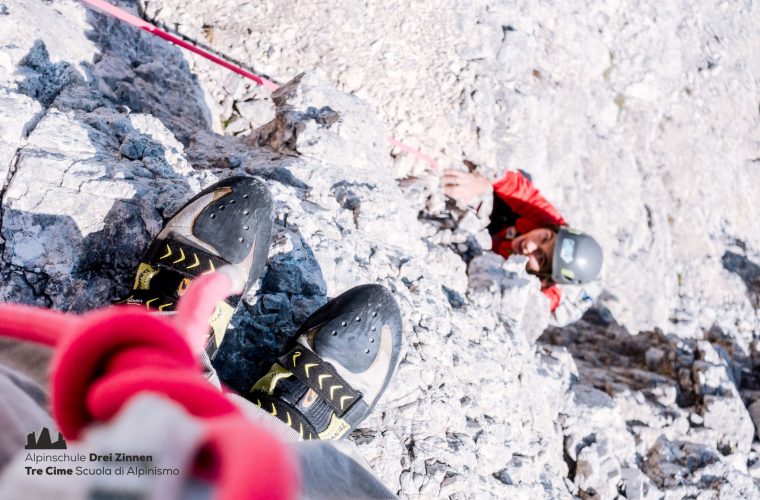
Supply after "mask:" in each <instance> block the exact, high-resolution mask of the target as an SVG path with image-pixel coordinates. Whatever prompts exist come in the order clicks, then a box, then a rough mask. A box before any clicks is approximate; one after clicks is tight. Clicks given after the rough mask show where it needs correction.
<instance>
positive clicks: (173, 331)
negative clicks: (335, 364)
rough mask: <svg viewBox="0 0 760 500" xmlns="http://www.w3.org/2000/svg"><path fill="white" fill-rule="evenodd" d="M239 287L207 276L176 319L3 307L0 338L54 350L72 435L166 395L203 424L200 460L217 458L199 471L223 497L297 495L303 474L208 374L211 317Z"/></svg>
mask: <svg viewBox="0 0 760 500" xmlns="http://www.w3.org/2000/svg"><path fill="white" fill-rule="evenodd" d="M234 288H238V286H237V285H235V284H233V280H232V279H231V278H230V277H229V276H228V275H227V274H226V273H224V272H216V273H213V274H209V275H206V276H202V277H200V278H198V279H197V280H195V282H193V284H192V285H191V286H190V287H189V288H188V290H187V293H186V294H185V296H184V297H182V298H181V299H180V303H179V304H178V308H177V314H176V315H175V316H173V317H171V319H169V318H170V317H169V316H156V315H151V314H149V313H148V312H147V311H145V310H142V309H141V308H139V306H112V307H108V308H105V309H102V310H100V311H96V312H92V313H88V314H84V315H81V316H77V315H74V314H66V313H61V312H57V311H51V310H47V309H40V308H36V307H31V306H24V305H13V304H0V336H5V337H11V338H15V339H19V340H27V341H32V342H37V343H42V344H48V345H51V346H55V349H56V350H55V354H54V357H53V362H52V370H51V397H52V407H53V417H54V418H55V420H56V423H57V424H58V426H59V429H60V431H61V432H62V433H63V435H64V436H65V437H66V438H68V439H77V438H78V437H79V436H81V433H82V431H83V430H84V429H86V428H87V426H88V425H90V424H92V423H94V422H107V421H108V420H110V419H111V418H112V417H113V416H114V415H115V414H116V413H117V412H118V411H119V410H120V409H121V408H122V407H123V406H124V405H125V404H126V403H127V402H128V401H129V400H130V399H132V398H133V397H134V396H136V395H138V394H142V393H145V392H149V393H154V394H159V395H161V396H162V397H165V398H168V399H170V400H172V401H174V402H176V403H177V404H179V405H180V406H182V407H183V408H184V409H185V411H187V413H189V414H190V415H192V416H193V417H195V418H197V419H199V420H201V422H202V424H203V425H204V431H205V435H204V436H205V438H204V439H205V441H204V442H205V445H204V447H203V450H202V451H203V453H201V455H202V456H203V457H206V458H209V457H210V460H207V461H204V462H203V463H199V464H196V466H197V470H196V472H197V473H198V475H200V476H202V477H207V478H210V479H216V480H217V483H218V488H217V498H220V499H224V500H239V499H257V500H258V499H265V498H295V497H296V494H297V492H298V488H299V479H298V474H297V470H296V465H295V462H294V460H293V457H292V456H291V455H290V454H289V453H288V451H287V449H286V448H285V446H284V444H282V443H281V442H279V441H278V440H277V439H275V438H274V437H273V436H271V435H270V434H269V433H268V432H266V431H265V430H263V429H260V428H258V427H256V426H254V425H253V424H251V423H250V422H248V421H247V420H246V419H245V417H244V416H243V415H242V413H241V412H240V410H239V409H238V408H237V407H236V406H235V405H234V404H233V403H232V402H230V401H229V400H228V399H227V398H226V397H225V396H224V394H223V393H222V392H220V391H218V390H217V389H216V388H214V387H213V386H212V385H211V384H210V383H209V382H208V381H207V380H206V379H205V378H204V377H203V375H202V373H201V366H200V364H199V362H198V354H199V353H200V349H202V339H203V338H204V337H205V336H206V335H207V334H208V331H209V326H208V323H207V320H208V317H209V315H210V313H211V312H212V311H213V310H214V307H215V304H216V303H217V302H218V301H219V300H222V299H224V298H225V297H226V296H227V295H229V294H231V293H236V292H238V291H239V290H234ZM204 315H205V316H204Z"/></svg>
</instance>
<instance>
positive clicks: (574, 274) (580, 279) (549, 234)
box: [442, 170, 602, 319]
mask: <svg viewBox="0 0 760 500" xmlns="http://www.w3.org/2000/svg"><path fill="white" fill-rule="evenodd" d="M442 181H443V189H444V192H445V193H446V194H447V195H448V196H450V197H452V198H454V199H455V200H457V201H459V202H461V203H463V204H471V203H472V202H473V201H478V202H479V203H477V204H476V205H475V206H474V208H475V209H476V211H477V212H478V215H485V216H487V217H488V219H489V224H488V231H489V233H490V234H491V238H492V248H493V251H494V252H496V253H497V254H499V255H501V256H503V257H505V258H508V257H509V256H510V255H512V254H519V255H525V256H526V257H528V263H527V265H526V269H527V271H528V272H529V273H531V274H533V275H535V276H537V277H538V278H539V279H540V280H541V290H542V292H543V293H544V295H546V297H547V298H548V299H549V304H550V308H551V311H552V312H553V313H554V312H556V311H557V308H558V307H559V306H560V303H561V302H562V292H561V291H560V289H559V287H557V284H573V285H580V284H584V283H588V282H590V281H593V280H596V279H597V278H598V277H599V273H600V271H601V268H602V250H601V247H600V246H599V244H598V243H597V242H596V240H594V239H593V238H592V237H591V236H589V235H587V234H584V233H582V232H580V231H578V230H575V229H571V228H570V227H568V225H567V222H566V221H565V219H564V218H563V217H562V215H560V213H559V212H558V211H557V209H556V208H554V206H552V204H551V203H549V202H548V201H546V199H545V198H544V197H543V196H542V195H541V193H539V192H538V190H537V189H536V188H535V187H534V186H533V184H532V183H531V182H530V181H529V180H528V179H527V178H526V177H525V176H524V175H523V174H521V173H520V172H512V171H507V173H506V174H505V175H504V177H502V178H501V179H499V180H498V181H496V182H492V181H491V180H489V179H488V178H486V177H484V176H483V175H481V174H479V173H477V172H471V173H468V172H463V171H459V170H447V171H446V172H445V173H444V176H443V179H442ZM489 209H490V210H489ZM489 212H490V213H489ZM589 302H590V298H589ZM575 319H577V318H575Z"/></svg>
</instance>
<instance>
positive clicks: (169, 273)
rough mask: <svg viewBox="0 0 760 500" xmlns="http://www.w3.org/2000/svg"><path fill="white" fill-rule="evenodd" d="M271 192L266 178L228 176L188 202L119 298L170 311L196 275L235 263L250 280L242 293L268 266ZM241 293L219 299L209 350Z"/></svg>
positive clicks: (218, 342)
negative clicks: (126, 293) (126, 295)
mask: <svg viewBox="0 0 760 500" xmlns="http://www.w3.org/2000/svg"><path fill="white" fill-rule="evenodd" d="M272 222H273V211H272V197H271V195H270V194H269V190H268V189H267V188H266V186H265V185H264V183H262V182H261V181H259V180H257V179H254V178H251V177H230V178H228V179H224V180H223V181H220V182H218V183H216V184H214V185H213V186H210V187H208V188H206V189H204V190H203V191H201V192H200V193H199V194H198V195H196V196H195V197H194V198H193V199H191V200H190V201H189V202H187V203H186V204H185V205H184V206H183V207H182V208H181V209H180V210H179V211H178V212H177V213H176V214H175V215H174V216H173V217H172V218H171V219H169V221H168V222H167V223H166V224H165V225H164V228H163V229H162V230H161V232H160V233H159V234H158V236H156V238H155V239H154V240H153V242H152V243H151V245H150V247H149V248H148V250H147V252H145V255H144V256H143V258H142V259H141V262H140V265H139V267H138V269H137V275H136V276H135V282H134V286H133V289H132V291H131V292H130V294H129V296H128V297H127V298H126V299H124V300H122V301H120V302H118V303H119V304H130V305H139V306H144V307H145V308H147V309H148V310H150V311H159V312H164V313H170V312H171V311H173V310H174V308H175V307H176V304H177V300H178V299H179V297H181V296H182V295H184V294H185V291H186V290H187V287H188V286H189V285H190V283H191V282H192V280H193V279H195V278H197V277H198V276H201V275H204V274H207V273H211V272H213V271H215V270H216V269H218V268H219V267H221V266H224V265H231V266H233V268H234V269H235V270H237V271H238V272H239V273H240V277H241V279H243V280H246V286H245V289H244V292H243V294H245V292H246V291H247V290H248V289H249V288H250V287H251V286H253V284H254V283H255V282H256V280H257V279H258V278H259V276H260V275H261V273H262V271H263V270H264V267H265V266H266V260H267V254H268V252H269V244H270V242H271V236H272ZM240 298H241V295H236V296H232V297H228V298H227V299H226V300H224V301H221V302H219V303H218V304H217V306H216V310H215V311H214V313H213V315H212V316H211V319H210V320H209V324H210V326H211V335H209V339H208V342H207V344H206V352H207V353H208V354H209V356H210V357H212V358H213V356H214V354H216V351H217V350H218V349H219V347H220V346H221V343H222V340H223V338H224V333H225V331H226V329H227V325H228V324H229V322H230V319H231V318H232V315H233V313H234V312H235V309H236V307H237V305H238V302H239V301H240Z"/></svg>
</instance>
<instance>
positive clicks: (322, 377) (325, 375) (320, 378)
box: [317, 373, 332, 389]
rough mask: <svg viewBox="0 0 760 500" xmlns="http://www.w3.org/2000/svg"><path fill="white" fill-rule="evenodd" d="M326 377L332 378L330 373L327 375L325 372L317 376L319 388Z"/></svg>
mask: <svg viewBox="0 0 760 500" xmlns="http://www.w3.org/2000/svg"><path fill="white" fill-rule="evenodd" d="M326 378H332V375H328V374H327V373H324V374H322V375H320V376H319V377H317V379H318V380H319V388H320V389H321V388H322V380H324V379H326Z"/></svg>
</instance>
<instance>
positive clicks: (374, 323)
mask: <svg viewBox="0 0 760 500" xmlns="http://www.w3.org/2000/svg"><path fill="white" fill-rule="evenodd" d="M297 335H298V338H297V341H296V343H295V347H293V348H292V349H290V350H289V351H288V352H286V353H285V354H284V355H282V356H281V357H280V358H278V360H277V362H276V363H275V364H274V365H272V368H271V369H270V370H269V372H268V373H267V374H266V375H264V377H262V378H261V379H259V381H258V382H256V383H255V384H254V385H253V387H252V388H251V389H250V391H249V393H248V394H247V398H248V399H249V400H250V401H252V402H253V403H255V404H257V405H258V406H259V407H260V408H262V409H264V410H266V411H268V412H269V413H270V414H272V415H273V416H275V417H277V418H279V419H280V420H282V421H283V422H284V423H285V424H287V425H288V426H290V427H291V428H293V429H294V430H295V431H296V432H298V433H299V434H300V436H301V438H302V439H305V440H310V439H340V438H342V437H344V436H346V435H347V434H348V433H349V432H351V431H352V430H353V429H354V428H356V426H357V425H359V424H360V423H361V422H362V421H363V420H364V419H365V418H366V417H367V415H369V413H370V412H371V411H372V408H373V407H374V406H375V404H376V403H377V401H378V399H379V398H380V396H381V395H382V393H383V391H385V388H386V387H387V386H388V384H389V382H390V380H391V377H392V376H393V372H394V370H395V368H396V364H397V363H398V357H399V352H400V350H401V342H402V334H401V314H400V312H399V307H398V304H397V303H396V301H395V299H394V298H393V296H392V295H391V294H390V292H389V291H388V290H387V289H386V288H384V287H382V286H380V285H361V286H357V287H355V288H352V289H351V290H348V291H347V292H345V293H343V294H342V295H340V296H338V297H336V298H335V299H333V300H331V301H329V302H328V303H327V304H325V305H324V306H322V307H321V308H320V309H318V310H317V311H316V312H315V313H314V314H312V315H311V316H310V317H309V319H307V320H306V322H305V323H304V324H303V325H302V326H301V327H300V328H299V329H298V332H297Z"/></svg>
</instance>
